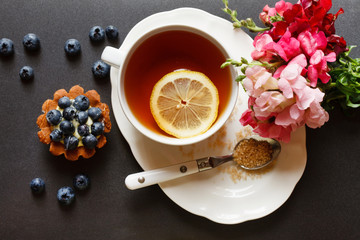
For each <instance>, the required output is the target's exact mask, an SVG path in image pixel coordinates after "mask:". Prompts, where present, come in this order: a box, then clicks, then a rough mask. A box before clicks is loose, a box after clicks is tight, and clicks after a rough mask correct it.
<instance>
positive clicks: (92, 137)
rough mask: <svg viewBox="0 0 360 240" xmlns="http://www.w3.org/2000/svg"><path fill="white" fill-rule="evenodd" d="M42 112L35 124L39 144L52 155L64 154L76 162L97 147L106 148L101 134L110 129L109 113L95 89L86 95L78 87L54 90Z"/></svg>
mask: <svg viewBox="0 0 360 240" xmlns="http://www.w3.org/2000/svg"><path fill="white" fill-rule="evenodd" d="M42 111H43V114H41V115H40V116H39V117H38V118H37V121H36V123H37V125H38V126H39V128H40V131H39V132H38V137H39V140H40V141H41V142H42V143H45V144H50V149H49V151H50V152H51V153H52V154H53V155H55V156H59V155H61V154H64V156H65V158H66V159H68V160H71V161H75V160H78V159H79V157H83V158H90V157H92V156H93V155H94V154H95V152H96V150H95V149H96V148H102V147H103V146H104V145H105V143H106V137H105V135H104V133H108V132H110V130H111V121H110V115H109V113H110V110H109V107H108V105H107V104H105V103H102V102H101V101H100V95H99V94H98V93H97V92H96V91H95V90H90V91H87V92H86V93H85V92H84V89H83V88H82V87H80V86H79V85H76V86H73V87H72V88H71V89H70V91H69V92H67V91H66V90H64V89H60V90H57V91H56V92H55V93H54V98H53V99H48V100H46V101H45V102H44V103H43V106H42Z"/></svg>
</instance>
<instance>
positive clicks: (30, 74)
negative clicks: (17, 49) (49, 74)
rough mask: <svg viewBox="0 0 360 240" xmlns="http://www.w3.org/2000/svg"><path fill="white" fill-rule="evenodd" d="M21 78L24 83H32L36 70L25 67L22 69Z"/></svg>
mask: <svg viewBox="0 0 360 240" xmlns="http://www.w3.org/2000/svg"><path fill="white" fill-rule="evenodd" d="M19 76H20V79H21V80H23V81H30V80H32V79H34V69H33V68H32V67H30V66H24V67H22V68H21V69H20V72H19Z"/></svg>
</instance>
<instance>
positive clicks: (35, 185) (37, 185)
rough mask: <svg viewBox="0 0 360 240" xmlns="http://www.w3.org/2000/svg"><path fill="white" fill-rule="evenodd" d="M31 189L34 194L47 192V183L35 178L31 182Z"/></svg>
mask: <svg viewBox="0 0 360 240" xmlns="http://www.w3.org/2000/svg"><path fill="white" fill-rule="evenodd" d="M30 188H31V190H32V191H33V192H34V193H42V192H43V191H44V190H45V182H44V180H42V179H41V178H34V179H33V180H31V182H30Z"/></svg>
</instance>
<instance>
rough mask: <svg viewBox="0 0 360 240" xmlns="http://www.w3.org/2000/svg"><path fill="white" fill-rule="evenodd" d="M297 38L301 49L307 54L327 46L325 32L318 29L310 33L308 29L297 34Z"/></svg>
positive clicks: (310, 54)
mask: <svg viewBox="0 0 360 240" xmlns="http://www.w3.org/2000/svg"><path fill="white" fill-rule="evenodd" d="M298 40H299V42H300V45H301V49H302V50H303V51H304V53H305V54H306V55H307V56H312V55H313V54H314V52H315V51H316V50H318V49H320V50H325V49H326V46H327V40H326V36H325V33H324V32H322V31H320V32H318V33H315V32H313V33H310V32H309V31H308V30H307V31H303V32H301V33H300V34H299V36H298Z"/></svg>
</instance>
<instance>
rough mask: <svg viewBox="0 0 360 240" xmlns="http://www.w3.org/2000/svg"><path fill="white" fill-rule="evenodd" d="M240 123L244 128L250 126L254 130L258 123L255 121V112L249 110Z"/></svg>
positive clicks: (242, 116)
mask: <svg viewBox="0 0 360 240" xmlns="http://www.w3.org/2000/svg"><path fill="white" fill-rule="evenodd" d="M240 123H241V124H242V125H243V126H246V125H250V126H251V127H252V128H256V127H257V122H256V121H255V119H254V112H253V111H251V110H250V109H247V110H246V111H245V112H244V113H243V114H242V115H241V118H240Z"/></svg>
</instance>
